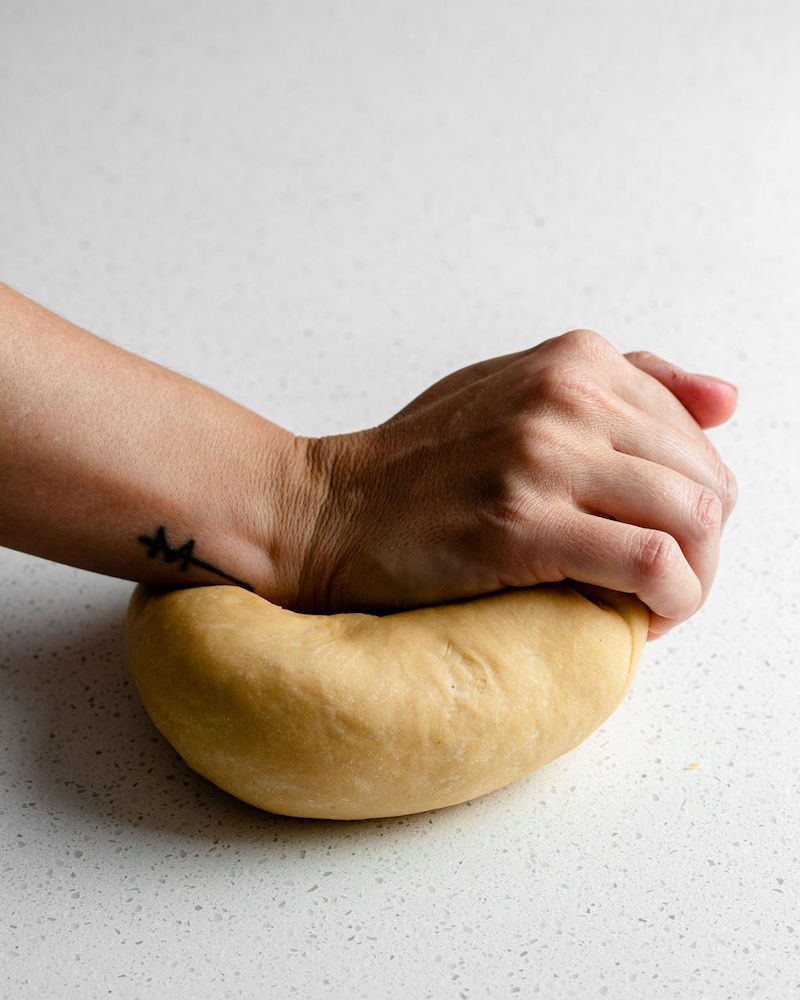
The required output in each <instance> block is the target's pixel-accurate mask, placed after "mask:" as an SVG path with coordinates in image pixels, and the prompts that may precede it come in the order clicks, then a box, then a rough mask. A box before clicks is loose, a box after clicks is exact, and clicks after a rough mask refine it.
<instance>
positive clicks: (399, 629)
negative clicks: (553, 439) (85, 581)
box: [125, 581, 649, 819]
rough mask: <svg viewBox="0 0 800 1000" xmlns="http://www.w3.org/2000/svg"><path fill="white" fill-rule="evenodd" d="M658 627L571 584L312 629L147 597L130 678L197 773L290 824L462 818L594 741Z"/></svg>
mask: <svg viewBox="0 0 800 1000" xmlns="http://www.w3.org/2000/svg"><path fill="white" fill-rule="evenodd" d="M648 622H649V612H648V610H647V608H646V607H645V605H644V604H642V603H641V602H640V601H639V599H638V598H637V597H635V596H634V595H631V594H623V593H619V592H617V591H612V590H606V589H605V588H601V587H595V586H591V585H588V584H583V583H575V582H573V581H568V582H567V581H563V582H561V583H547V584H540V585H538V586H536V587H530V588H520V589H513V590H505V591H501V592H499V593H497V594H491V595H489V596H484V597H477V598H472V599H470V600H465V601H458V602H454V603H451V604H442V605H437V606H433V607H425V608H417V609H414V610H411V611H403V612H399V613H396V614H389V615H369V614H356V613H344V614H334V615H306V614H298V613H296V612H293V611H290V610H287V609H284V608H281V607H278V606H277V605H274V604H271V603H270V602H269V601H266V600H265V599H264V598H262V597H259V596H258V595H256V594H253V593H251V592H249V591H246V590H244V589H242V588H241V587H233V586H209V587H195V588H189V589H181V590H170V591H163V590H154V589H151V588H148V587H145V586H143V585H141V584H140V585H138V586H137V587H136V589H135V590H134V592H133V595H132V597H131V601H130V605H129V608H128V615H127V621H126V629H125V645H126V655H127V659H128V664H129V667H130V670H131V674H132V677H133V679H134V682H135V684H136V687H137V689H138V691H139V695H140V697H141V699H142V702H143V704H144V706H145V708H146V710H147V712H148V714H149V715H150V717H151V719H152V720H153V722H154V723H155V725H156V727H157V728H158V729H159V730H160V731H161V733H162V734H163V735H164V736H165V737H166V739H167V740H168V741H169V742H170V743H171V744H172V745H173V747H174V748H175V749H176V750H177V751H178V753H179V754H180V755H181V756H182V757H183V759H184V760H185V761H186V763H187V764H188V765H189V766H190V767H192V768H194V770H196V771H198V772H199V773H200V774H202V775H204V776H205V777H206V778H209V779H210V780H211V781H213V782H214V783H215V784H217V785H219V786H220V787H221V788H223V789H225V790H226V791H228V792H230V793H232V794H233V795H235V796H237V797H238V798H240V799H243V800H244V801H245V802H249V803H251V804H252V805H255V806H259V807H261V808H263V809H268V810H270V811H271V812H275V813H281V814H284V815H288V816H307V817H324V818H329V819H366V818H374V817H379V816H398V815H405V814H408V813H416V812H422V811H425V810H428V809H437V808H440V807H442V806H448V805H453V804H455V803H458V802H464V801H466V800H468V799H472V798H475V797H476V796H479V795H483V794H485V793H486V792H490V791H493V790H494V789H497V788H501V787H502V786H504V785H507V784H509V783H510V782H512V781H515V780H516V779H517V778H520V777H522V776H524V775H527V774H530V773H531V772H532V771H535V770H536V769H537V768H539V767H541V766H542V765H543V764H546V763H548V762H549V761H551V760H553V759H555V758H556V757H559V756H560V755H561V754H563V753H565V752H566V751H568V750H570V749H572V748H573V747H575V746H577V745H578V744H579V743H580V742H581V741H582V740H584V739H586V737H587V736H589V734H590V733H592V732H593V731H594V730H595V729H596V728H597V727H598V726H599V725H601V723H602V722H603V721H604V720H605V719H606V718H607V717H608V716H609V715H610V714H611V712H613V711H614V709H615V708H616V707H617V705H618V704H619V703H620V701H621V700H622V699H623V697H624V696H625V694H626V692H627V690H628V688H629V687H630V684H631V681H632V679H633V675H634V672H635V670H636V666H637V663H638V661H639V658H640V656H641V653H642V651H643V649H644V646H645V641H646V636H647V629H648Z"/></svg>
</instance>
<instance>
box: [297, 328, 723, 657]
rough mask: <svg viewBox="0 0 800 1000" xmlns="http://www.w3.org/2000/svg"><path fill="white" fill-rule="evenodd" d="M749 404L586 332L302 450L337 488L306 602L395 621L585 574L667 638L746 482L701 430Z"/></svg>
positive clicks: (319, 535) (702, 583) (446, 384)
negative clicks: (739, 484) (423, 608)
mask: <svg viewBox="0 0 800 1000" xmlns="http://www.w3.org/2000/svg"><path fill="white" fill-rule="evenodd" d="M734 408H735V390H734V389H732V388H731V387H729V386H728V385H727V383H722V382H717V381H716V380H714V379H712V378H709V377H706V376H700V375H691V374H689V373H685V372H681V371H680V369H677V368H676V367H675V366H674V365H670V364H669V363H668V362H665V361H663V360H662V359H660V358H657V357H655V356H654V355H652V354H649V353H647V352H640V351H635V352H631V353H630V354H627V355H622V354H620V353H619V352H618V351H617V350H616V349H615V348H614V347H613V346H612V345H611V344H610V343H609V342H608V341H607V340H606V339H605V338H604V337H602V336H601V335H600V334H597V333H594V332H592V331H591V330H572V331H570V332H569V333H565V334H563V335H561V336H559V337H553V338H551V339H549V340H545V341H543V342H542V343H541V344H538V345H537V346H536V347H533V348H531V349H529V350H525V351H520V352H517V353H515V354H508V355H505V356H502V357H498V358H492V359H489V360H487V361H483V362H481V363H479V364H474V365H468V366H467V367H465V368H462V369H460V370H459V371H456V372H454V373H452V374H451V375H448V376H447V377H446V378H443V379H442V380H441V381H439V382H437V383H436V384H435V385H433V386H432V387H431V388H430V389H428V390H426V391H425V392H423V393H422V394H421V395H420V396H418V397H417V398H416V399H414V400H413V401H412V402H411V403H409V404H408V406H406V407H404V408H403V409H402V410H400V411H399V413H397V414H395V416H393V417H392V418H391V419H389V420H387V421H386V422H385V423H383V424H380V425H379V426H377V427H374V428H370V429H368V430H365V431H359V432H357V433H355V434H342V435H333V436H330V437H322V438H305V439H302V441H303V442H304V444H305V446H306V449H307V457H308V461H309V462H310V467H311V468H312V470H313V472H314V475H315V477H316V478H317V480H318V481H320V482H322V483H324V484H325V489H324V501H323V502H322V503H321V504H320V505H319V506H318V508H317V511H318V513H317V517H316V520H315V524H314V527H313V530H312V531H311V532H310V534H309V536H307V537H309V538H310V542H309V545H308V547H307V549H306V552H307V557H306V560H305V563H304V566H303V568H302V573H301V577H302V579H301V583H300V596H299V602H298V603H299V604H300V605H301V606H304V607H305V608H308V609H311V610H315V611H325V612H333V611H346V610H374V611H381V610H384V611H385V610H397V609H399V608H402V607H416V606H420V605H425V604H433V603H440V602H444V601H448V600H453V599H457V598H461V597H472V596H477V595H479V594H483V593H491V592H493V591H497V590H500V589H503V588H505V587H526V586H532V585H534V584H537V583H544V582H549V581H559V580H563V579H573V580H580V581H584V582H587V583H592V584H597V585H599V586H604V587H609V588H612V589H614V590H620V591H626V592H628V593H635V594H637V595H638V596H639V597H640V599H641V600H642V601H643V602H644V603H645V604H646V605H648V607H649V608H650V609H651V622H650V633H649V635H648V638H649V639H653V638H656V637H657V636H658V635H662V634H664V633H665V632H666V631H668V630H670V629H671V628H673V627H675V625H677V624H678V623H680V622H682V621H684V620H686V619H687V618H688V617H690V616H691V615H692V614H694V612H695V611H697V610H698V608H700V607H701V606H702V604H703V603H704V601H705V599H706V597H707V595H708V592H709V588H710V587H711V583H712V581H713V578H714V574H715V572H716V568H717V563H718V558H719V543H720V534H721V531H722V528H723V526H724V524H725V522H726V521H727V518H728V517H729V515H730V513H731V510H732V508H733V506H734V504H735V502H736V481H735V479H734V476H733V474H732V473H731V472H730V470H729V469H728V468H727V467H726V466H725V465H724V463H723V462H722V460H721V459H720V457H719V455H718V453H717V451H716V449H715V448H714V447H713V445H712V444H711V442H710V441H709V439H708V438H707V437H706V435H705V434H704V433H703V431H702V427H704V426H705V427H709V426H715V425H716V424H719V423H722V422H724V421H725V420H727V419H728V418H729V417H730V415H731V413H732V412H733V409H734ZM301 609H302V608H301Z"/></svg>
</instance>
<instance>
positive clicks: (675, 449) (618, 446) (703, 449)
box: [607, 403, 737, 528]
mask: <svg viewBox="0 0 800 1000" xmlns="http://www.w3.org/2000/svg"><path fill="white" fill-rule="evenodd" d="M628 406H629V404H627V403H622V405H621V406H619V407H617V409H616V412H615V414H614V417H613V418H612V419H611V420H610V421H609V422H608V425H607V426H608V435H609V441H610V443H611V445H612V447H613V448H614V450H615V451H617V452H619V453H620V454H625V455H631V456H634V457H636V458H642V459H646V460H647V461H648V462H654V463H656V464H657V465H661V466H664V467H666V468H668V469H672V470H674V471H675V472H677V473H680V474H681V475H682V476H684V477H685V478H686V479H688V480H692V481H693V482H695V483H697V484H699V485H700V486H704V487H706V488H707V489H710V490H713V491H714V492H715V493H716V494H717V496H718V497H719V499H720V501H721V503H722V527H723V528H724V527H725V524H726V523H727V520H728V518H729V517H730V515H731V511H732V510H733V508H734V507H735V506H736V494H737V485H736V479H735V477H734V475H733V473H732V472H731V470H730V469H729V468H728V467H727V466H726V465H725V463H724V462H723V461H722V459H721V458H720V455H719V452H718V451H717V449H716V448H715V447H714V445H713V444H712V443H711V441H710V440H709V439H708V437H706V435H705V434H704V433H703V432H702V431H700V430H699V429H696V428H695V429H692V431H691V433H690V434H686V433H685V432H684V431H682V430H680V429H678V428H673V427H666V428H665V426H664V422H663V421H662V420H658V419H656V418H654V417H652V416H651V415H650V414H648V413H644V412H642V410H640V409H639V408H637V407H632V406H631V407H630V408H629V409H628Z"/></svg>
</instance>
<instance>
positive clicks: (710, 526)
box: [573, 453, 722, 611]
mask: <svg viewBox="0 0 800 1000" xmlns="http://www.w3.org/2000/svg"><path fill="white" fill-rule="evenodd" d="M573 498H574V500H575V502H576V504H577V505H578V506H579V507H580V508H581V509H583V511H584V512H585V513H588V514H595V515H599V516H601V517H613V518H615V519H616V520H617V521H621V522H625V523H627V524H630V525H636V526H638V527H640V528H656V529H658V530H659V531H664V532H666V533H667V534H669V535H671V536H672V537H673V538H674V539H675V540H676V541H677V542H678V544H679V545H680V547H681V551H682V553H683V555H684V558H685V559H686V561H687V562H688V563H689V565H690V566H691V568H692V571H693V572H694V574H695V576H696V577H697V579H698V580H699V581H700V585H701V588H702V597H701V601H700V604H699V605H698V606H697V607H696V608H695V611H697V610H698V609H699V608H700V607H702V604H703V603H704V602H705V600H706V598H707V597H708V593H709V591H710V589H711V584H712V583H713V580H714V576H715V574H716V571H717V566H718V564H719V545H720V534H721V530H722V501H721V500H720V498H719V497H718V496H717V494H716V492H715V491H714V490H712V489H710V488H709V487H707V486H705V485H702V484H701V483H698V482H696V481H695V480H693V479H690V478H687V477H686V476H684V475H682V474H681V473H680V472H676V471H675V470H674V469H671V468H667V467H666V466H664V465H661V464H656V463H653V462H650V461H647V460H643V459H641V458H635V457H633V456H631V455H625V454H620V453H614V457H613V459H611V460H610V461H608V462H606V463H603V464H601V465H600V466H599V467H598V466H597V465H594V466H593V467H592V469H591V470H590V471H587V472H585V473H584V475H583V476H582V477H581V478H580V479H578V480H576V481H574V482H573Z"/></svg>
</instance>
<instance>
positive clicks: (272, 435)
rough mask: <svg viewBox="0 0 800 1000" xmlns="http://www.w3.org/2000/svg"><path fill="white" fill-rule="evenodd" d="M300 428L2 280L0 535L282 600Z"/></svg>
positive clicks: (293, 565)
mask: <svg viewBox="0 0 800 1000" xmlns="http://www.w3.org/2000/svg"><path fill="white" fill-rule="evenodd" d="M303 441H304V439H297V438H295V436H294V435H293V434H291V433H290V432H288V431H286V430H284V429H283V428H280V427H278V426H276V425H275V424H273V423H270V421H268V420H266V419H264V418H263V417H261V416H259V415H257V414H256V413H253V412H252V411H250V410H248V409H246V408H245V407H242V406H240V405H238V404H236V403H234V402H233V401H232V400H229V399H227V398H226V397H224V396H222V395H220V394H219V393H217V392H215V391H213V390H212V389H209V388H207V387H205V386H203V385H200V384H199V383H197V382H194V381H192V380H191V379H188V378H185V377H183V376H181V375H178V374H176V373H175V372H172V371H169V370H168V369H166V368H163V367H161V366H159V365H157V364H154V363H152V362H150V361H147V360H146V359H144V358H141V357H139V356H137V355H135V354H132V353H130V352H128V351H125V350H123V349H122V348H120V347H116V346H115V345H113V344H110V343H108V342H106V341H104V340H102V339H100V338H99V337H96V336H94V335H92V334H90V333H88V332H87V331H85V330H82V329H80V328H79V327H77V326H74V325H73V324H71V323H68V322H67V321H65V320H63V319H61V318H60V317H58V316H56V315H54V314H53V313H50V312H49V311H47V310H46V309H44V308H42V307H41V306H38V305H36V304H35V303H33V302H31V301H30V300H29V299H26V298H25V297H24V296H22V295H19V294H18V293H16V292H14V291H12V290H11V289H9V288H7V287H6V286H4V285H2V284H0V477H2V483H3V489H2V491H0V544H2V545H5V546H7V547H9V548H14V549H19V550H21V551H24V552H29V553H32V554H34V555H37V556H41V557H44V558H46V559H52V560H54V561H56V562H61V563H66V564H69V565H72V566H79V567H82V568H84V569H88V570H92V571H94V572H97V573H103V574H106V575H109V576H115V577H120V578H123V579H127V580H133V581H142V582H146V583H153V584H159V585H167V586H181V585H198V584H213V583H240V584H242V585H244V586H247V587H249V588H250V589H253V590H254V591H256V592H257V593H259V594H261V595H262V596H264V597H267V598H269V599H270V600H273V601H275V602H277V603H282V604H285V605H287V606H289V605H291V604H292V603H293V601H294V599H295V596H296V594H295V591H296V587H297V580H298V574H299V572H300V571H301V570H302V566H301V565H300V564H301V562H302V551H303V548H302V547H303V540H304V539H303V535H304V532H305V531H306V529H307V528H310V525H311V523H312V521H313V508H314V501H315V497H314V495H313V484H312V483H311V481H310V480H309V479H308V475H307V470H306V466H305V455H304V450H303Z"/></svg>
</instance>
